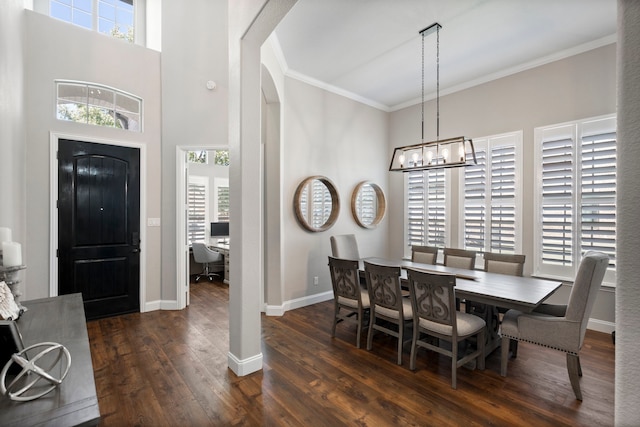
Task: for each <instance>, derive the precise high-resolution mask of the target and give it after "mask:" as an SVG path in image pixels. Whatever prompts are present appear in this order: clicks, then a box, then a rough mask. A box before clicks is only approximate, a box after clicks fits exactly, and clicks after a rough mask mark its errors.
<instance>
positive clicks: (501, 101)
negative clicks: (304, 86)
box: [388, 45, 616, 326]
mask: <svg viewBox="0 0 640 427" xmlns="http://www.w3.org/2000/svg"><path fill="white" fill-rule="evenodd" d="M615 112H616V47H615V45H608V46H604V47H601V48H598V49H595V50H592V51H589V52H586V53H583V54H580V55H576V56H572V57H570V58H566V59H564V60H560V61H557V62H553V63H550V64H547V65H543V66H541V67H537V68H534V69H531V70H528V71H524V72H521V73H517V74H514V75H511V76H508V77H505V78H502V79H499V80H496V81H493V82H489V83H486V84H483V85H480V86H476V87H474V88H471V89H467V90H464V91H460V92H457V93H454V94H451V95H448V96H444V97H442V98H441V99H440V124H441V127H440V136H441V138H447V137H453V136H459V135H465V136H467V137H472V138H473V137H483V136H488V135H494V134H500V133H504V132H510V131H516V130H522V131H523V147H524V156H523V160H524V161H523V163H524V164H523V166H524V168H523V194H524V196H525V197H524V199H523V227H522V229H523V242H524V244H523V252H524V254H525V255H527V263H526V265H525V274H530V273H531V270H532V265H533V261H532V260H533V250H534V242H533V232H534V224H533V221H534V217H533V212H534V206H533V197H532V195H533V194H534V191H535V188H536V183H535V182H534V165H533V162H532V159H533V158H534V156H533V153H534V150H533V129H534V128H535V127H538V126H544V125H550V124H555V123H561V122H566V121H571V120H577V119H584V118H588V117H594V116H600V115H605V114H611V113H615ZM432 117H433V118H435V110H434V101H431V102H429V103H427V105H426V108H425V122H426V124H427V126H426V129H425V138H430V139H435V131H434V126H432V125H430V123H435V119H434V120H433V122H430V120H431V118H432ZM419 123H420V106H419V105H416V106H413V107H410V108H406V109H404V110H400V111H397V112H394V113H392V114H391V125H390V137H389V154H388V155H389V158H390V156H391V153H392V149H393V147H396V146H400V145H408V144H410V143H416V142H418V141H419V140H420V127H419ZM453 183H454V186H453V188H454V190H455V189H456V188H457V180H454V181H453ZM390 193H391V194H390V196H391V197H390V203H389V206H390V221H391V228H390V234H389V238H390V246H391V255H392V256H401V255H402V254H403V253H404V250H405V248H404V246H403V177H402V174H401V173H393V174H390ZM453 194H454V196H453V200H454V205H455V203H457V200H458V197H457V192H456V191H454V193H453ZM454 224H455V222H454ZM452 235H453V236H454V237H455V236H457V235H458V230H457V228H455V227H454V229H453V232H452ZM455 242H456V241H455V240H454V241H453V242H452V245H455V244H456V243H455ZM569 290H570V288H568V287H563V289H561V290H560V291H559V292H557V294H556V295H554V297H553V298H552V300H551V301H555V302H566V300H567V298H568V292H569ZM614 304H615V293H614V291H613V290H612V289H611V288H607V289H603V290H601V292H600V293H599V294H598V299H597V300H596V305H595V307H594V309H593V312H592V318H595V319H599V320H602V321H604V322H614ZM609 326H611V325H609Z"/></svg>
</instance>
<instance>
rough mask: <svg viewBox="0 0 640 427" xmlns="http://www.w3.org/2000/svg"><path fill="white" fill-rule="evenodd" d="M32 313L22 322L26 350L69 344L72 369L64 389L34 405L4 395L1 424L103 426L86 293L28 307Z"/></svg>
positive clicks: (27, 304)
mask: <svg viewBox="0 0 640 427" xmlns="http://www.w3.org/2000/svg"><path fill="white" fill-rule="evenodd" d="M23 304H24V305H25V307H27V308H28V310H27V311H26V312H25V313H24V314H23V315H22V316H21V317H20V319H18V320H17V321H16V323H17V325H18V328H19V329H20V333H21V334H22V340H23V342H24V346H25V347H28V346H30V345H33V344H37V343H40V342H45V341H53V342H58V343H60V344H62V345H64V346H65V347H66V348H67V349H68V350H69V354H70V355H71V368H70V369H69V373H68V374H67V376H66V378H65V379H64V381H63V382H62V384H61V385H60V386H59V387H58V388H56V389H55V390H53V391H51V392H50V393H48V394H46V395H44V396H43V397H41V398H39V399H36V400H33V401H31V402H14V401H12V400H10V399H9V398H8V397H6V396H0V425H2V426H33V425H45V424H46V425H56V426H75V425H97V424H98V422H99V421H100V410H99V408H98V397H97V395H96V386H95V382H94V378H93V364H92V362H91V351H90V349H89V337H88V335H87V325H86V319H85V315H84V306H83V303H82V296H81V294H71V295H62V296H59V297H55V298H44V299H39V300H33V301H26V302H24V303H23Z"/></svg>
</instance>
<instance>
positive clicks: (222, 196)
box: [218, 186, 229, 222]
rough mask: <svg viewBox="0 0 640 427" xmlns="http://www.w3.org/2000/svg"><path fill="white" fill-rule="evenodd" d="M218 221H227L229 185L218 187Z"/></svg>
mask: <svg viewBox="0 0 640 427" xmlns="http://www.w3.org/2000/svg"><path fill="white" fill-rule="evenodd" d="M218 221H219V222H225V221H227V222H228V221H229V187H228V186H219V187H218Z"/></svg>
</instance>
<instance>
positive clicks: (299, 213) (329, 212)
mask: <svg viewBox="0 0 640 427" xmlns="http://www.w3.org/2000/svg"><path fill="white" fill-rule="evenodd" d="M293 205H294V206H293V207H294V209H295V212H296V219H297V220H298V223H300V225H301V226H302V227H303V228H305V229H307V230H309V231H314V232H317V231H325V230H328V229H329V228H331V226H332V225H333V224H335V222H336V220H337V219H338V214H339V213H340V199H339V197H338V191H337V190H336V187H335V186H334V185H333V183H332V182H331V180H329V178H327V177H324V176H310V177H309V178H307V179H305V180H304V181H302V182H301V183H300V185H298V188H297V189H296V193H295V195H294V197H293Z"/></svg>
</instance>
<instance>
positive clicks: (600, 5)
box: [275, 0, 617, 111]
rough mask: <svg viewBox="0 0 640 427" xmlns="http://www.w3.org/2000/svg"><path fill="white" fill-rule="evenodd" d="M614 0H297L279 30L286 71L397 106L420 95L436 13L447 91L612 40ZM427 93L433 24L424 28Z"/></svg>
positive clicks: (432, 81) (432, 80) (429, 93)
mask: <svg viewBox="0 0 640 427" xmlns="http://www.w3.org/2000/svg"><path fill="white" fill-rule="evenodd" d="M616 17H617V12H616V0H298V2H297V3H296V4H295V6H294V7H293V8H292V9H291V11H290V12H289V13H288V14H287V16H285V18H284V19H283V20H282V21H281V23H280V24H279V25H278V27H277V28H276V31H275V36H276V37H275V40H276V41H277V43H278V44H279V46H280V49H281V51H282V55H283V58H284V62H285V63H286V64H285V72H286V74H287V75H289V76H292V77H295V78H298V79H301V80H304V81H307V82H309V83H312V84H315V85H318V86H320V87H324V88H326V89H329V90H332V91H335V92H338V93H341V94H344V95H346V96H349V97H352V98H354V99H357V100H359V101H361V102H364V103H367V104H369V105H372V106H375V107H377V108H380V109H383V110H386V111H393V110H397V109H399V108H403V107H406V106H408V105H412V104H415V103H417V102H419V101H420V99H421V97H422V95H421V74H422V48H421V46H422V40H421V36H420V34H419V31H420V30H422V29H424V28H426V27H428V26H429V25H431V24H433V23H434V22H438V23H439V24H440V25H442V29H441V30H440V95H444V94H446V93H451V92H454V91H456V90H460V89H464V88H467V87H471V86H474V85H476V84H480V83H483V82H486V81H490V80H493V79H496V78H499V77H503V76H505V75H508V74H512V73H515V72H518V71H522V70H525V69H528V68H531V67H533V66H537V65H541V64H544V63H547V62H550V61H552V60H557V59H561V58H563V57H566V56H570V55H573V54H577V53H580V52H583V51H587V50H590V49H593V48H596V47H599V46H603V45H606V44H610V43H613V42H615V37H616ZM424 78H425V82H424V85H425V98H426V99H429V98H433V97H434V95H435V90H436V89H435V88H436V34H435V33H433V34H431V35H429V36H427V37H426V38H425V75H424Z"/></svg>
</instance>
